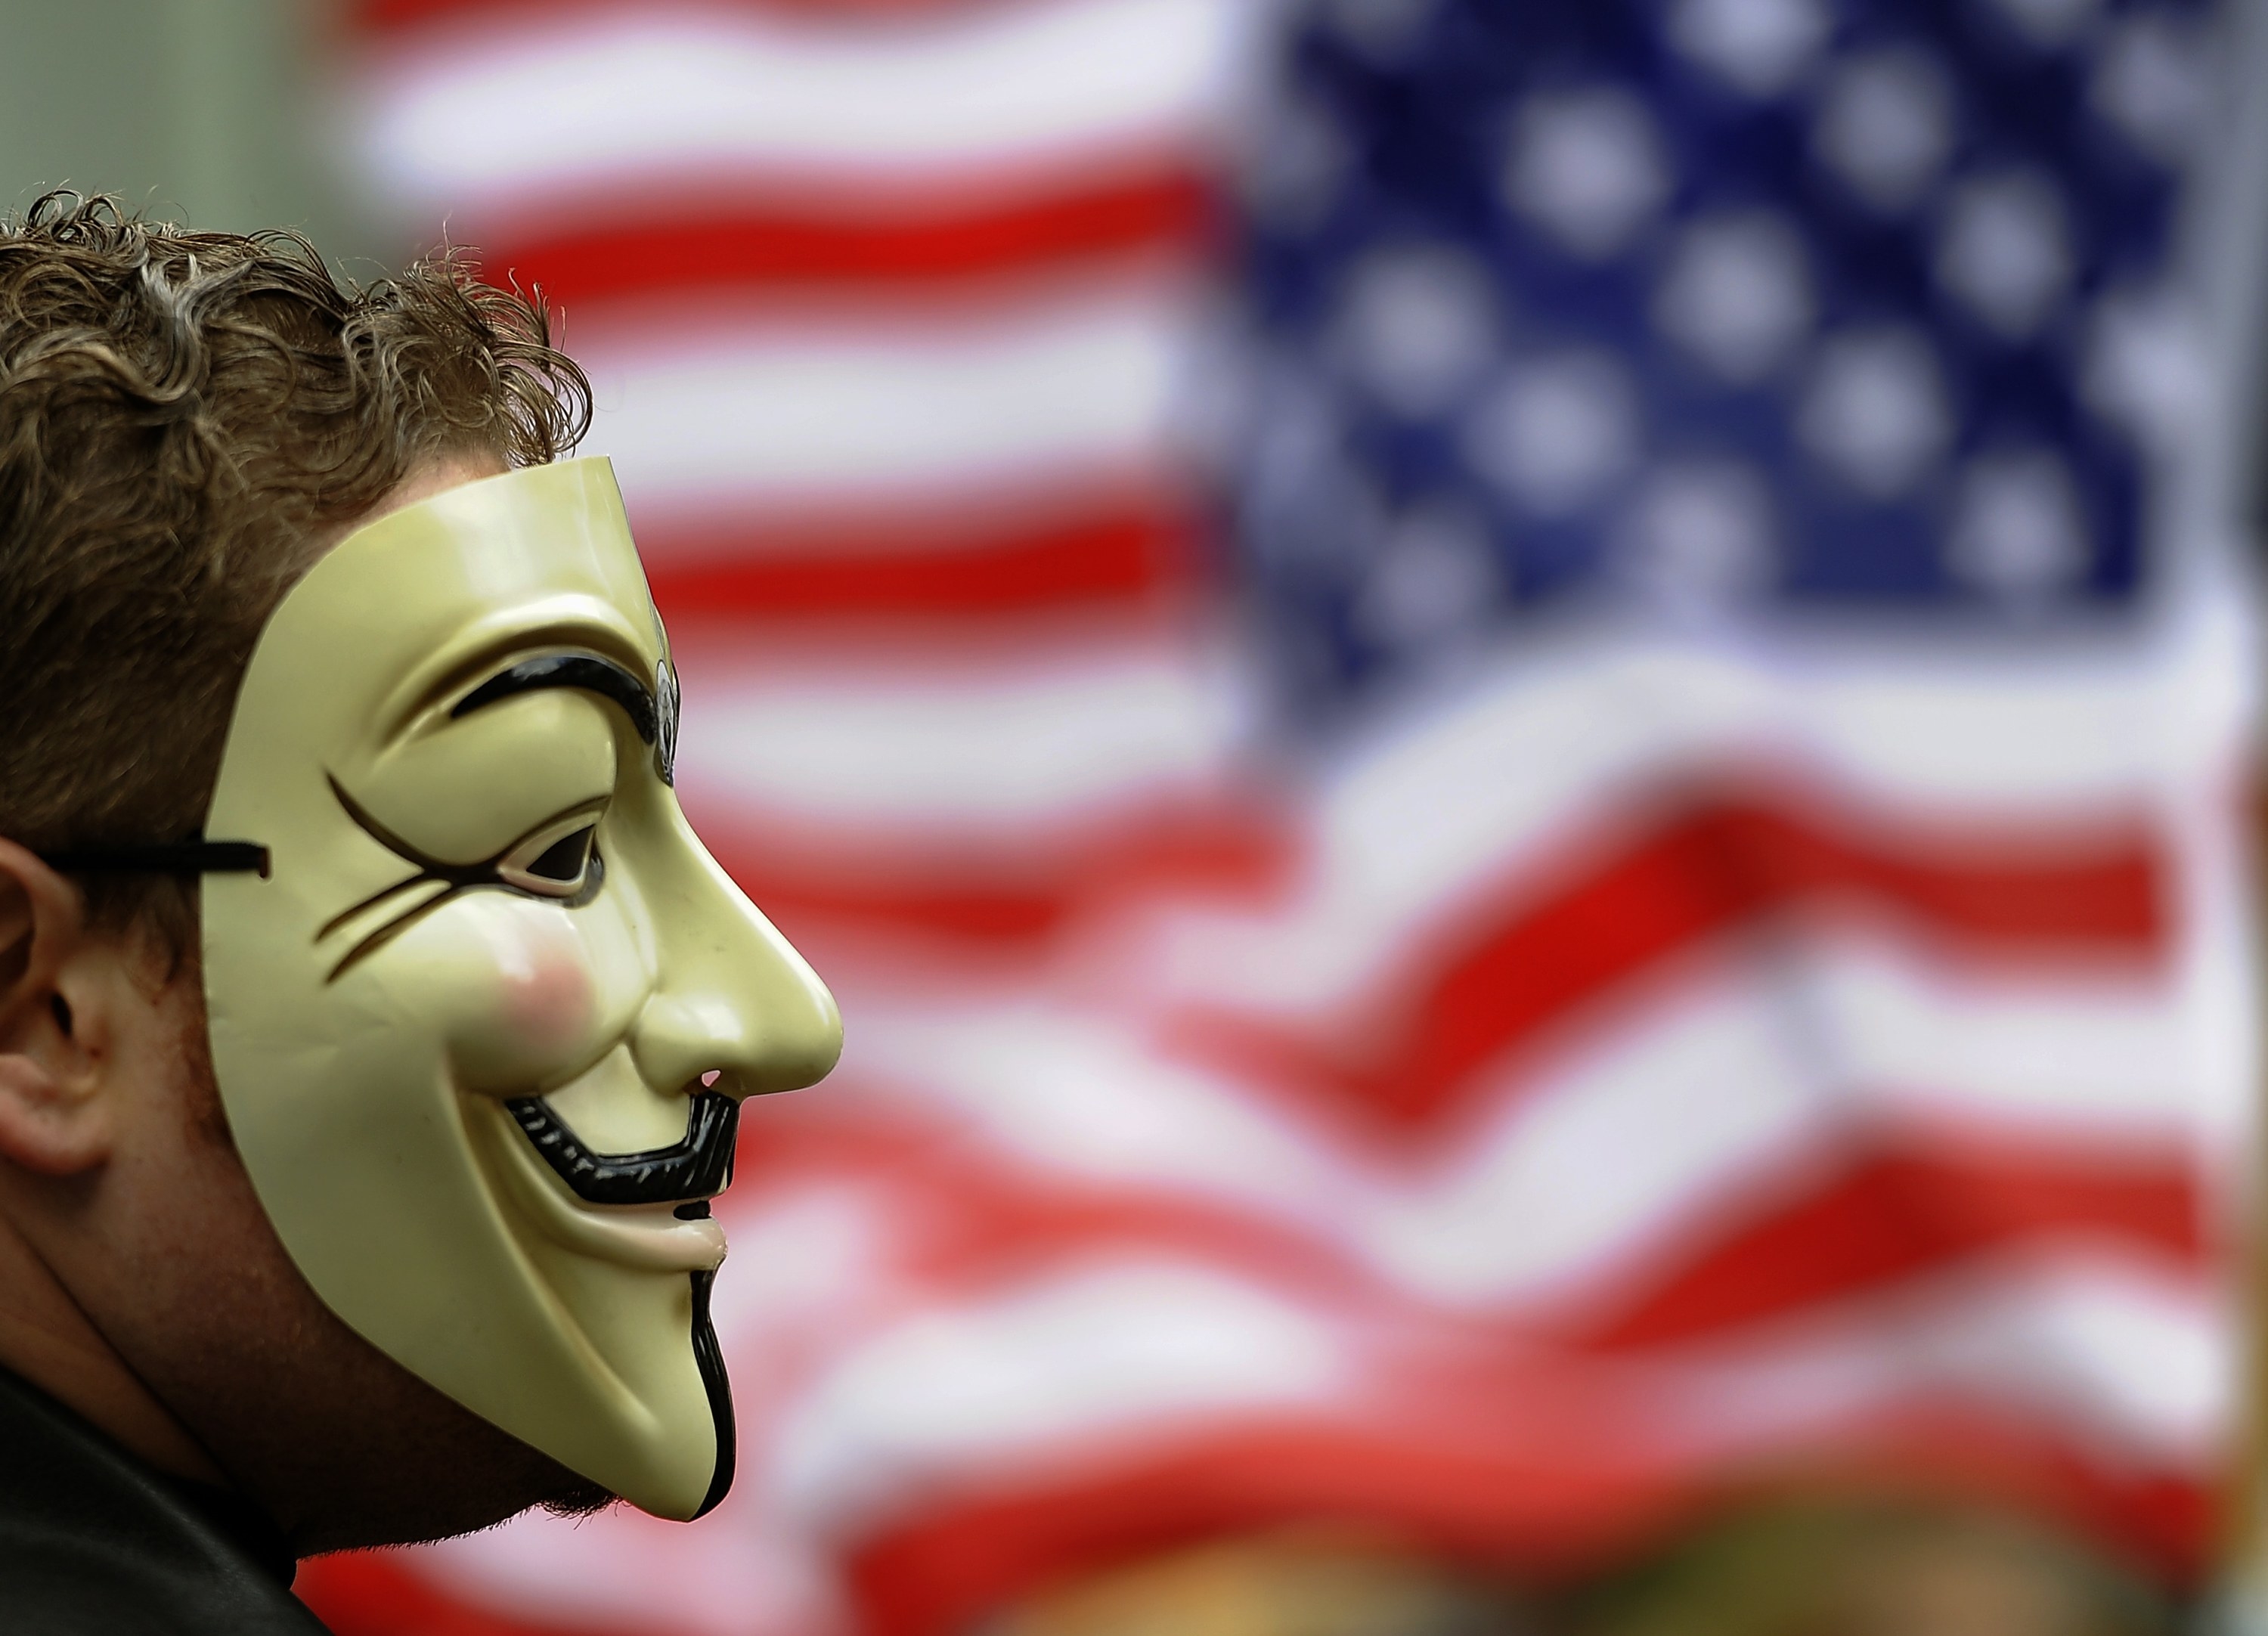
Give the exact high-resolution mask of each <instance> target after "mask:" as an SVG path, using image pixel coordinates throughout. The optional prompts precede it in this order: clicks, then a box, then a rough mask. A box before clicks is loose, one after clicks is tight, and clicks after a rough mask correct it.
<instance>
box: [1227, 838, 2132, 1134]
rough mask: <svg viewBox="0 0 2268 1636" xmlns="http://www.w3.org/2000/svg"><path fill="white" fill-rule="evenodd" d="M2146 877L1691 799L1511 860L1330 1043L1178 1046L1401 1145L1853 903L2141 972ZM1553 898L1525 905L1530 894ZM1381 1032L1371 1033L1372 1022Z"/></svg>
mask: <svg viewBox="0 0 2268 1636" xmlns="http://www.w3.org/2000/svg"><path fill="white" fill-rule="evenodd" d="M2162 875H2163V867H2162V865H2161V860H2160V858H2159V855H2158V851H2157V849H2156V848H2155V846H2154V844H2152V843H2151V841H2150V840H2149V839H2148V838H2147V836H2144V835H2143V834H2141V833H2139V831H2138V832H2134V833H2130V834H2125V835H2122V836H2110V837H2106V838H2102V839H2098V840H2095V842H2093V843H2091V844H2087V845H2085V846H2084V847H2083V848H2082V847H2073V846H2058V845H2056V844H2053V843H2052V841H2051V838H2050V837H2046V836H2042V837H2039V839H2038V841H2037V842H2036V843H2035V844H2012V843H2009V842H1996V841H1990V840H1979V841H1978V842H1977V843H1975V844H1969V845H1962V844H1958V843H1944V842H1936V843H1933V842H1930V841H1926V840H1924V839H1922V838H1920V837H1918V836H1891V835H1886V834H1883V833H1881V832H1880V831H1878V830H1867V829H1858V828H1854V827H1847V826H1845V825H1844V824H1842V823H1841V822H1838V821H1836V820H1832V819H1830V818H1828V817H1826V816H1825V815H1823V814H1807V813H1805V812H1803V811H1802V810H1801V809H1800V806H1799V805H1798V804H1795V803H1791V802H1783V801H1768V800H1760V799H1741V798H1732V799H1713V800H1712V799H1704V800H1697V801H1690V802H1688V803H1686V804H1685V805H1684V806H1683V808H1682V809H1679V810H1674V811H1673V812H1672V813H1671V814H1669V815H1668V816H1667V817H1665V818H1664V819H1662V820H1661V821H1660V822H1657V823H1656V824H1654V825H1653V827H1652V828H1651V829H1647V830H1646V831H1645V832H1643V833H1641V834H1640V835H1639V836H1638V837H1637V839H1636V840H1635V841H1633V842H1631V844H1627V845H1625V846H1624V847H1622V848H1621V849H1619V850H1618V851H1615V852H1613V853H1611V854H1610V855H1609V856H1608V857H1606V858H1605V859H1602V860H1601V861H1597V862H1594V863H1592V864H1589V865H1588V866H1584V865H1581V864H1580V863H1577V864H1573V865H1571V864H1570V863H1569V862H1567V861H1566V860H1565V859H1543V860H1538V859H1533V858H1531V859H1526V860H1524V863H1523V867H1522V869H1521V873H1520V875H1519V877H1518V879H1517V881H1515V882H1513V885H1512V886H1511V887H1510V888H1508V889H1499V891H1498V892H1497V893H1495V894H1493V895H1491V896H1489V897H1487V898H1484V899H1483V900H1482V901H1480V902H1478V903H1476V905H1475V906H1474V909H1473V910H1472V911H1471V912H1469V914H1467V915H1465V916H1463V917H1461V921H1462V923H1461V924H1460V925H1453V926H1450V927H1447V928H1444V930H1443V932H1442V933H1441V934H1440V936H1439V938H1438V939H1437V940H1436V944H1437V947H1438V946H1441V945H1446V946H1447V954H1437V955H1435V956H1433V957H1432V959H1431V960H1430V961H1427V962H1422V963H1421V966H1420V969H1419V970H1418V972H1417V973H1416V974H1415V976H1414V979H1413V980H1411V981H1410V982H1408V983H1407V984H1403V985H1402V987H1401V992H1400V994H1399V995H1398V996H1395V997H1389V998H1388V1000H1387V1002H1386V1003H1385V1004H1384V1005H1383V1006H1381V1007H1380V1008H1379V1011H1378V1013H1368V1014H1366V1019H1365V1021H1366V1026H1364V1027H1363V1028H1361V1029H1360V1030H1359V1035H1356V1036H1355V1038H1354V1039H1353V1040H1352V1041H1351V1043H1344V1044H1342V1043H1337V1041H1336V1040H1330V1039H1326V1038H1324V1037H1322V1034H1321V1031H1320V1030H1317V1031H1315V1032H1314V1033H1305V1032H1295V1031H1292V1030H1288V1029H1285V1028H1281V1027H1278V1026H1276V1025H1272V1024H1268V1023H1262V1022H1258V1021H1255V1020H1253V1019H1251V1018H1248V1017H1245V1016H1241V1015H1237V1014H1235V1013H1202V1012H1192V1013H1189V1016H1188V1017H1187V1018H1186V1019H1185V1020H1184V1021H1183V1024H1182V1029H1183V1035H1184V1037H1185V1038H1186V1039H1187V1040H1188V1042H1189V1043H1190V1045H1191V1046H1192V1047H1193V1048H1194V1049H1197V1050H1200V1051H1201V1052H1204V1054H1206V1055H1209V1056H1214V1057H1217V1058H1226V1059H1227V1060H1228V1061H1230V1062H1231V1063H1232V1064H1233V1065H1236V1066H1238V1067H1239V1068H1241V1070H1243V1071H1245V1072H1255V1073H1257V1074H1259V1075H1260V1076H1261V1077H1263V1079H1266V1080H1278V1081H1282V1080H1290V1081H1292V1082H1293V1083H1295V1084H1299V1085H1303V1086H1318V1087H1335V1088H1336V1089H1337V1092H1338V1093H1339V1094H1341V1095H1343V1096H1344V1097H1346V1098H1349V1099H1351V1101H1352V1102H1354V1104H1355V1105H1356V1106H1358V1107H1359V1108H1362V1109H1368V1110H1369V1111H1370V1112H1371V1113H1373V1114H1374V1115H1376V1116H1380V1117H1381V1118H1382V1119H1383V1120H1384V1121H1385V1122H1386V1123H1387V1124H1388V1125H1391V1126H1398V1127H1402V1128H1404V1129H1410V1128H1415V1127H1419V1126H1426V1125H1431V1124H1435V1123H1437V1122H1439V1121H1440V1119H1442V1117H1443V1116H1445V1115H1447V1114H1450V1113H1452V1112H1453V1111H1454V1109H1456V1108H1457V1106H1458V1105H1459V1103H1460V1100H1461V1094H1462V1092H1463V1091H1464V1090H1465V1089H1466V1087H1468V1085H1469V1082H1470V1081H1471V1080H1472V1079H1473V1077H1474V1076H1475V1074H1476V1073H1477V1072H1478V1071H1479V1070H1481V1069H1483V1068H1484V1067H1487V1066H1489V1065H1492V1064H1494V1063H1495V1062H1497V1061H1498V1060H1499V1058H1502V1057H1503V1055H1504V1054H1505V1053H1506V1051H1507V1050H1510V1049H1512V1048H1513V1047H1515V1046H1518V1045H1521V1044H1525V1043H1528V1042H1530V1041H1532V1040H1533V1039H1535V1037H1536V1036H1537V1035H1540V1034H1541V1033H1542V1032H1543V1030H1544V1029H1546V1028H1549V1027H1550V1026H1551V1025H1553V1024H1555V1023H1557V1022H1559V1021H1562V1020H1564V1019H1565V1018H1566V1017H1567V1016H1568V1015H1569V1014H1570V1013H1573V1012H1575V1011H1577V1010H1579V1009H1580V1008H1581V1007H1582V1006H1587V1005H1589V1004H1591V1003H1593V1002H1594V1001H1596V1000H1598V999H1601V998H1602V997H1603V996H1604V995H1605V994H1607V993H1608V992H1609V991H1612V990H1613V989H1615V988H1616V987H1617V986H1618V985H1620V984H1624V983H1627V982H1628V981H1629V980H1630V979H1631V978H1632V977H1633V976H1637V975H1638V974H1639V973H1641V972H1643V971H1646V970H1647V969H1651V968H1652V967H1653V966H1655V965H1657V964H1659V963H1660V962H1662V961H1664V960H1666V959H1668V958H1669V957H1671V956H1673V955H1675V954H1679V953H1681V952H1683V951H1684V950H1686V949H1689V948H1690V947H1694V946H1695V945H1697V944H1699V943H1701V942H1703V941H1705V940H1708V939H1711V938H1713V937H1718V936H1721V935H1723V934H1724V933H1726V932H1731V931H1734V930H1736V929H1739V928H1742V927H1746V926H1751V925H1757V924H1759V923H1762V922H1765V921H1768V920H1769V919H1771V917H1773V916H1775V915H1778V914H1781V913H1785V912H1786V911H1788V910H1793V909H1796V908H1799V907H1803V906H1807V905H1810V904H1816V903H1836V902H1838V901H1839V902H1845V903H1860V904H1866V905H1870V906H1874V907H1878V908H1881V909H1887V910H1892V911H1894V912H1895V913H1896V914H1897V915H1899V916H1900V917H1903V918H1904V919H1906V920H1909V921H1911V922H1914V923H1916V924H1918V925H1920V926H1921V927H1923V928H1924V929H1926V930H1928V931H1931V932H1937V933H1939V934H1940V935H1942V936H1945V937H1947V938H1949V939H1952V940H1956V941H1959V942H1962V943H1965V944H1968V945H1970V946H1972V947H1977V948H1979V949H1981V950H1984V951H1988V952H1992V953H1996V954H2017V955H2027V956H2034V957H2037V956H2043V955H2047V956H2065V957H2068V956H2071V955H2082V956H2083V955H2096V956H2102V955H2110V956H2116V957H2121V958H2125V959H2130V960H2132V959H2146V958H2151V957H2154V956H2157V955H2159V954H2161V952H2162V950H2163V947H2164V944H2165V940H2166V937H2167V932H2168V928H2167V926H2166V924H2165V917H2164V911H2163V909H2162V907H2161V903H2162V899H2163V895H2164V888H2163V882H2162ZM1539 880H1542V881H1565V882H1566V884H1565V885H1564V886H1561V887H1558V888H1556V889H1552V890H1549V891H1546V892H1545V893H1543V895H1540V896H1539V895H1538V894H1537V892H1536V888H1535V882H1536V881H1539ZM1381 1013H1382V1014H1381Z"/></svg>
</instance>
